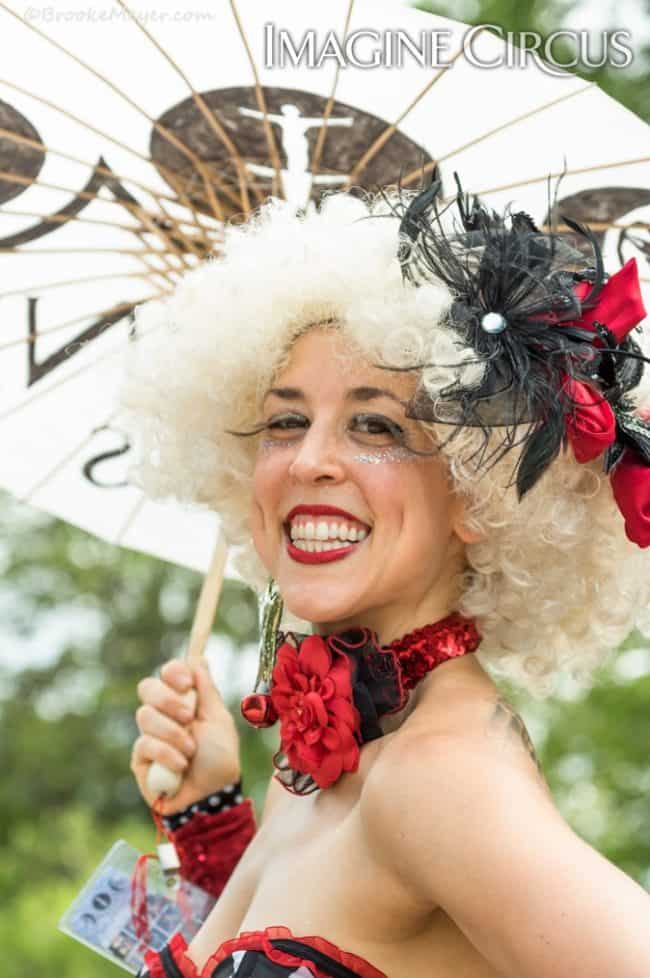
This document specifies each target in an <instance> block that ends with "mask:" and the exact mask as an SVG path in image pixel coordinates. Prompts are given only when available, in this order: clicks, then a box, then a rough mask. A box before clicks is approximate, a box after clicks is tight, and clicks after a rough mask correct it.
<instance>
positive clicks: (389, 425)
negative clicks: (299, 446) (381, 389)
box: [227, 412, 409, 448]
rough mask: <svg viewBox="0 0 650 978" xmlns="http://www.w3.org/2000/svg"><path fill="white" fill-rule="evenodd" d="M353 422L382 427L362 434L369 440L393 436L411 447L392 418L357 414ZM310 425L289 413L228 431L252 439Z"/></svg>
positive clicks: (296, 415)
mask: <svg viewBox="0 0 650 978" xmlns="http://www.w3.org/2000/svg"><path fill="white" fill-rule="evenodd" d="M353 420H355V421H357V422H359V421H360V422H361V423H362V424H365V425H367V426H368V427H371V426H372V425H373V423H374V424H375V425H379V426H381V429H382V430H381V431H370V430H368V431H365V432H363V431H362V432H360V433H361V434H364V435H367V437H369V438H372V437H373V436H374V437H378V436H381V435H386V434H389V435H392V436H393V438H394V439H395V441H396V442H397V443H398V444H400V445H404V446H405V447H407V448H408V447H409V446H408V439H407V436H406V433H405V431H404V429H403V428H402V427H401V425H399V424H397V422H396V421H392V420H391V419H390V418H386V417H384V416H383V415H380V414H355V415H354V419H353ZM292 422H293V423H292ZM308 424H309V419H308V418H306V417H305V416H304V415H303V414H297V413H292V412H289V413H286V414H281V415H276V416H275V417H272V418H269V420H268V421H261V422H260V423H259V424H256V425H255V426H254V427H253V428H250V429H248V431H228V432H227V433H228V434H230V435H237V436H238V437H240V438H250V437H251V436H253V435H259V434H260V433H261V432H263V431H292V430H295V431H298V430H299V429H301V428H304V427H306V426H307V425H308ZM296 437H297V436H296ZM278 440H279V439H278ZM292 440H293V439H290V438H286V439H285V441H287V442H289V441H292Z"/></svg>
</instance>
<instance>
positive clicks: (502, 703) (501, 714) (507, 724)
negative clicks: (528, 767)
mask: <svg viewBox="0 0 650 978" xmlns="http://www.w3.org/2000/svg"><path fill="white" fill-rule="evenodd" d="M490 728H491V730H492V731H494V732H497V731H501V732H503V733H504V734H505V735H506V736H507V737H508V739H515V740H516V741H517V742H518V743H519V744H521V745H522V746H523V747H524V748H525V749H526V751H527V752H528V755H529V756H530V758H531V759H532V760H533V762H534V764H535V766H536V768H537V770H538V772H539V774H540V776H541V778H542V781H544V782H545V778H544V772H543V770H542V766H541V764H540V763H539V758H538V757H537V754H536V753H535V747H534V745H533V742H532V740H531V739H530V735H529V733H528V730H527V729H526V724H525V723H524V721H523V720H522V718H521V717H520V716H519V714H518V713H517V711H516V710H515V708H514V707H513V706H512V704H511V703H509V702H508V701H507V700H506V699H504V698H503V696H498V697H497V699H496V702H495V705H494V710H493V712H492V715H491V717H490Z"/></svg>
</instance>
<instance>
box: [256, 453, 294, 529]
mask: <svg viewBox="0 0 650 978" xmlns="http://www.w3.org/2000/svg"><path fill="white" fill-rule="evenodd" d="M282 454H283V453H281V452H269V453H265V452H260V453H259V455H258V456H257V458H256V460H255V466H254V468H253V484H252V499H251V529H252V531H253V534H254V535H255V534H256V533H260V532H264V530H265V529H266V528H267V526H268V525H270V524H273V525H275V524H276V523H277V519H278V515H279V514H281V512H282V490H283V486H286V468H287V466H286V463H285V462H284V461H283V459H282Z"/></svg>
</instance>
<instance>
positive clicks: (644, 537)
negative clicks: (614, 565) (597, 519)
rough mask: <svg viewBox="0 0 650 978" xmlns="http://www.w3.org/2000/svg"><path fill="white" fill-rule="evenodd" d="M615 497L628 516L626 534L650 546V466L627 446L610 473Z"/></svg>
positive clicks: (640, 544) (633, 541) (641, 544)
mask: <svg viewBox="0 0 650 978" xmlns="http://www.w3.org/2000/svg"><path fill="white" fill-rule="evenodd" d="M610 480H611V483H612V489H613V491H614V499H615V500H616V504H617V505H618V508H619V509H620V511H621V513H622V514H623V516H624V517H625V535H626V536H627V538H628V540H631V541H632V543H636V544H638V545H639V546H640V547H648V546H650V467H648V466H647V465H645V464H644V463H643V461H642V460H641V459H640V458H639V456H638V455H637V454H636V452H633V451H630V449H629V448H626V449H625V451H624V452H623V455H622V456H621V458H620V459H619V461H618V462H617V464H616V465H615V467H614V468H613V469H612V471H611V473H610Z"/></svg>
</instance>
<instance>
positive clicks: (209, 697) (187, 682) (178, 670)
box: [131, 659, 240, 815]
mask: <svg viewBox="0 0 650 978" xmlns="http://www.w3.org/2000/svg"><path fill="white" fill-rule="evenodd" d="M190 690H195V693H196V699H197V702H196V711H195V712H192V711H191V710H188V706H187V700H188V699H189V697H187V693H188V692H189V691H190ZM138 696H139V699H140V701H141V704H142V705H141V706H140V707H138V710H137V711H136V715H135V720H136V723H137V725H138V729H139V731H140V736H139V737H138V738H137V740H136V741H135V743H134V745H133V750H132V752H131V770H132V771H133V774H134V775H135V779H136V781H137V783H138V788H139V789H140V793H141V795H142V797H143V798H144V800H145V801H146V802H147V804H148V805H149V806H150V807H151V806H152V805H153V804H154V802H155V801H156V798H155V797H154V796H153V795H152V793H151V792H150V791H149V789H148V787H147V774H148V771H149V767H150V765H151V763H152V761H159V762H160V763H161V764H164V765H165V767H168V768H170V769H171V770H172V771H178V772H179V773H180V774H181V775H182V778H183V782H182V784H181V787H180V789H179V791H178V794H176V795H174V797H173V798H165V799H164V801H163V803H162V805H161V811H162V814H163V815H171V814H173V813H174V812H177V811H180V810H181V809H183V808H186V807H187V806H188V805H191V804H192V803H193V802H195V801H198V800H199V799H200V798H204V797H205V796H206V795H209V794H210V793H211V792H213V791H218V790H219V789H220V788H223V787H224V785H226V784H232V783H233V782H236V781H238V780H239V776H240V768H239V736H238V734H237V729H236V727H235V721H234V719H233V717H232V715H231V714H230V712H229V711H228V709H227V707H226V705H225V703H224V702H223V700H222V698H221V695H220V694H219V691H218V690H217V688H216V686H215V685H214V684H213V682H212V679H211V678H210V674H209V672H208V667H207V664H206V662H205V661H204V660H202V661H200V662H199V663H196V664H194V665H190V664H189V663H188V662H185V661H183V660H181V659H172V660H171V662H167V663H165V665H164V666H163V667H162V669H161V671H160V679H157V678H155V677H153V676H147V677H146V679H143V680H141V682H140V683H139V684H138Z"/></svg>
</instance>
